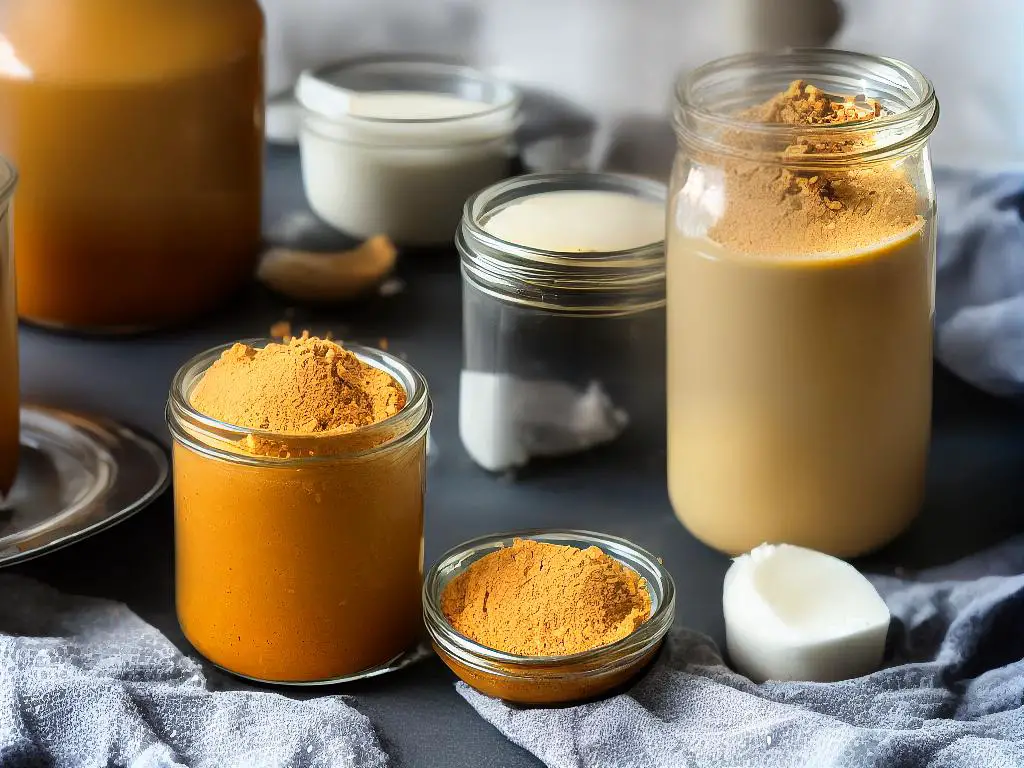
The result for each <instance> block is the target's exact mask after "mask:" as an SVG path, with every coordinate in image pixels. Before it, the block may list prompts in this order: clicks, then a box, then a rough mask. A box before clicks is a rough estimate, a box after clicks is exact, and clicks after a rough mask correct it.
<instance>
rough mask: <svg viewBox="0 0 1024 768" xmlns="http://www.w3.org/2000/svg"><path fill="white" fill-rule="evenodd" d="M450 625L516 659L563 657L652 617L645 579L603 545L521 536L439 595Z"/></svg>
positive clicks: (618, 635) (627, 631)
mask: <svg viewBox="0 0 1024 768" xmlns="http://www.w3.org/2000/svg"><path fill="white" fill-rule="evenodd" d="M441 610H442V612H443V613H444V615H445V618H447V619H448V622H449V623H450V624H451V625H452V627H453V628H454V629H455V630H456V631H458V632H460V633H461V634H463V635H465V636H466V637H468V638H470V639H471V640H475V641H476V642H478V643H480V644H481V645H485V646H487V647H488V648H493V649H495V650H499V651H504V652H506V653H512V654H516V655H518V656H562V655H567V654H573V653H581V652H583V651H588V650H591V649H593V648H599V647H601V646H604V645H609V644H610V643H614V642H615V641H617V640H621V639H622V638H624V637H626V636H627V635H629V634H630V633H631V632H633V631H634V630H635V629H636V628H637V627H639V626H640V625H641V624H642V623H643V622H645V621H646V620H647V619H648V618H650V615H651V598H650V595H649V594H648V592H647V586H646V581H645V580H644V579H643V578H641V577H640V576H639V575H637V574H636V572H634V571H633V570H631V569H629V568H627V567H625V566H623V565H622V564H621V563H619V562H618V561H616V560H615V559H614V558H612V557H610V556H608V555H607V554H605V553H604V552H602V551H601V550H600V549H599V548H598V547H589V548H588V549H578V548H576V547H569V546H560V545H557V544H548V543H544V542H539V541H533V540H530V539H516V540H515V542H514V543H513V545H512V546H511V547H505V548H503V549H500V550H498V551H496V552H492V553H490V554H489V555H486V556H485V557H482V558H480V559H479V560H477V561H476V562H475V563H473V564H472V565H471V566H470V567H469V568H467V569H466V570H465V571H464V572H463V573H461V574H460V575H459V576H457V577H456V578H454V579H453V580H452V581H451V582H450V583H449V584H448V585H447V587H446V588H445V590H444V592H443V594H442V595H441Z"/></svg>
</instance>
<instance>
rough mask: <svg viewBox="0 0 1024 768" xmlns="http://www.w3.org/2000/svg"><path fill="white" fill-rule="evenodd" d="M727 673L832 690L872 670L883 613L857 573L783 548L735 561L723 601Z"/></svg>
mask: <svg viewBox="0 0 1024 768" xmlns="http://www.w3.org/2000/svg"><path fill="white" fill-rule="evenodd" d="M722 607H723V610H724V613H725V632H726V644H727V646H728V649H729V656H730V657H731V659H732V663H733V666H734V667H735V668H736V669H737V670H738V671H739V672H741V673H742V674H744V675H746V676H747V677H749V678H750V679H751V680H754V681H755V682H763V681H765V680H808V681H816V682H833V681H836V680H847V679H849V678H853V677H859V676H861V675H865V674H868V673H869V672H873V671H875V670H876V669H878V667H879V665H880V664H881V663H882V656H883V654H884V652H885V638H886V634H887V633H888V630H889V609H888V607H887V606H886V604H885V602H884V601H883V600H882V598H881V597H879V595H878V592H876V591H875V588H874V587H873V586H872V585H871V583H870V582H869V581H868V580H867V579H866V578H864V576H863V575H861V573H860V572H859V571H857V569H856V568H854V567H853V566H852V565H850V564H849V563H846V562H843V561H842V560H839V559H838V558H835V557H832V556H830V555H825V554H822V553H821V552H816V551H814V550H812V549H805V548H804V547H796V546H792V545H789V544H777V545H773V544H762V545H761V546H759V547H757V548H755V549H754V550H753V551H751V552H750V553H749V554H746V555H742V556H740V557H738V558H736V560H735V561H733V564H732V566H731V567H730V568H729V570H728V572H727V573H726V574H725V586H724V589H723V593H722Z"/></svg>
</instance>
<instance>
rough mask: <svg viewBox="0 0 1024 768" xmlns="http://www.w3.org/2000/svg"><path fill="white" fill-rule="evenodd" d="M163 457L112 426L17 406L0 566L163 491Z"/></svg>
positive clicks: (121, 514)
mask: <svg viewBox="0 0 1024 768" xmlns="http://www.w3.org/2000/svg"><path fill="white" fill-rule="evenodd" d="M168 480H169V472H168V462H167V454H166V452H165V451H164V449H163V448H161V447H160V446H159V445H158V444H157V443H156V442H155V441H154V440H153V439H152V438H151V437H149V436H148V435H145V434H142V433H140V432H138V431H136V430H134V429H130V428H128V427H126V426H123V425H121V424H117V423H116V422H112V421H108V420H106V419H98V418H93V417H88V416H83V415H79V414H73V413H69V412H67V411H60V410H56V409H53V408H44V407H40V406H34V405H22V407H21V453H20V455H19V464H18V477H17V480H16V481H15V483H14V488H12V489H11V493H10V494H9V495H8V497H7V498H6V499H4V500H3V503H0V567H2V566H6V565H13V564H14V563H19V562H23V561H25V560H29V559H31V558H33V557H39V556H40V555H44V554H46V553H48V552H52V551H53V550H55V549H60V548H61V547H65V546H67V545H68V544H73V543H74V542H76V541H80V540H82V539H84V538H86V537H88V536H92V535H93V534H95V533H99V532H100V531H102V530H105V529H106V528H109V527H110V526H112V525H114V524H116V523H119V522H121V521H122V520H124V519H126V518H128V517H130V516H131V515H133V514H135V513H136V512H138V511H139V510H140V509H142V508H143V507H145V506H146V505H147V504H149V503H150V502H152V501H153V499H155V498H156V497H157V496H159V495H160V494H161V493H162V492H163V491H164V489H165V488H167V484H168Z"/></svg>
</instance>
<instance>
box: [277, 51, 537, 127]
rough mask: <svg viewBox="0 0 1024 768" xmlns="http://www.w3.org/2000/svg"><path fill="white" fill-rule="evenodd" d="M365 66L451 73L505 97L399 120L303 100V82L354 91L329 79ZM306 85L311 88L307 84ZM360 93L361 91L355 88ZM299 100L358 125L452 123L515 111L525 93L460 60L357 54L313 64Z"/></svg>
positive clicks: (298, 89) (323, 113) (303, 75)
mask: <svg viewBox="0 0 1024 768" xmlns="http://www.w3.org/2000/svg"><path fill="white" fill-rule="evenodd" d="M366 67H385V68H392V69H394V70H397V71H405V72H411V73H430V74H438V75H449V76H451V77H453V78H459V79H461V80H463V81H475V82H481V83H486V84H488V85H490V86H492V87H494V88H496V89H497V90H498V91H499V92H500V93H501V94H502V98H501V99H500V100H498V101H496V102H493V103H491V102H478V103H482V104H488V105H489V106H488V108H487V109H484V110H482V111H479V112H473V113H471V114H468V115H454V116H451V117H428V118H413V119H407V120H406V119H396V118H388V117H368V116H365V115H354V114H352V113H351V112H348V111H345V112H344V113H343V115H342V114H336V113H334V112H330V111H323V110H320V109H315V108H313V107H311V106H310V105H309V104H308V103H307V101H304V100H303V99H302V97H301V93H302V89H303V84H304V83H305V84H315V85H316V87H326V88H331V89H334V90H336V91H338V92H339V94H341V93H345V92H353V89H351V88H345V87H343V86H341V85H338V84H336V83H334V82H331V80H330V79H329V78H330V77H331V76H332V75H336V74H338V73H342V72H345V71H355V70H358V69H360V68H366ZM306 87H309V85H307V86H306ZM356 92H358V91H356ZM426 92H429V93H438V91H426ZM295 94H296V99H297V100H298V102H299V104H300V105H301V106H302V107H303V108H304V109H306V110H308V111H309V112H311V113H313V114H315V115H318V116H320V117H323V118H326V119H337V118H339V117H342V116H343V117H344V119H345V120H350V121H352V122H353V123H355V124H359V123H363V124H365V125H408V126H415V125H451V124H456V123H460V122H464V121H467V120H474V119H479V118H486V117H490V116H492V115H495V114H499V113H500V112H502V111H515V110H517V109H518V108H519V106H520V104H521V102H522V94H521V92H520V91H519V89H518V88H516V87H515V86H514V85H513V84H512V83H511V82H509V81H507V80H505V79H504V78H501V77H497V76H495V75H490V74H488V73H486V72H484V71H483V70H480V69H477V68H475V67H471V66H469V65H467V64H462V63H458V62H456V61H452V60H449V59H444V58H441V57H437V58H431V57H429V56H413V55H410V56H399V55H395V56H386V55H382V56H358V57H354V58H351V59H343V60H341V61H335V62H332V63H330V64H325V65H323V66H320V67H312V68H309V69H306V70H304V71H303V72H302V73H301V74H300V75H299V79H298V83H297V84H296V87H295Z"/></svg>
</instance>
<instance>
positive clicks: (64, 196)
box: [0, 0, 264, 333]
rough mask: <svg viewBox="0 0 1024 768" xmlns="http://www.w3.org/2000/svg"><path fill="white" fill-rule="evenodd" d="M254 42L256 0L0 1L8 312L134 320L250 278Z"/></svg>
mask: <svg viewBox="0 0 1024 768" xmlns="http://www.w3.org/2000/svg"><path fill="white" fill-rule="evenodd" d="M263 35H264V21H263V13H262V11H261V9H260V6H259V4H258V2H257V1H256V0H216V2H210V0H6V1H5V2H4V3H2V5H0V152H2V153H3V154H4V155H6V156H7V157H9V158H11V160H12V161H13V162H14V164H15V165H16V166H17V167H18V169H19V170H20V172H21V174H22V177H23V179H24V182H23V184H22V186H21V188H20V189H19V197H18V206H17V210H16V211H15V214H14V242H15V250H16V252H17V253H18V254H19V255H18V305H19V311H20V314H21V316H22V317H23V318H24V319H26V320H29V321H31V322H33V323H35V324H37V325H43V326H47V327H52V328H63V329H74V330H80V331H91V332H104V333H109V332H125V331H136V330H144V329H148V328H153V327H158V326H165V325H168V324H173V323H176V322H179V321H182V320H185V319H188V318H190V317H192V316H194V315H196V314H198V313H201V312H204V311H208V310H210V309H213V308H214V307H215V306H216V305H217V303H218V302H219V301H220V300H222V299H223V298H224V297H225V296H226V295H228V294H230V293H231V292H233V291H235V290H236V289H237V288H238V287H239V286H240V285H241V284H242V283H243V282H244V281H245V280H246V279H248V278H249V277H250V276H251V274H252V269H253V266H254V264H255V259H256V257H257V255H258V251H259V247H260V208H261V186H262V174H263V89H264V84H263Z"/></svg>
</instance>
